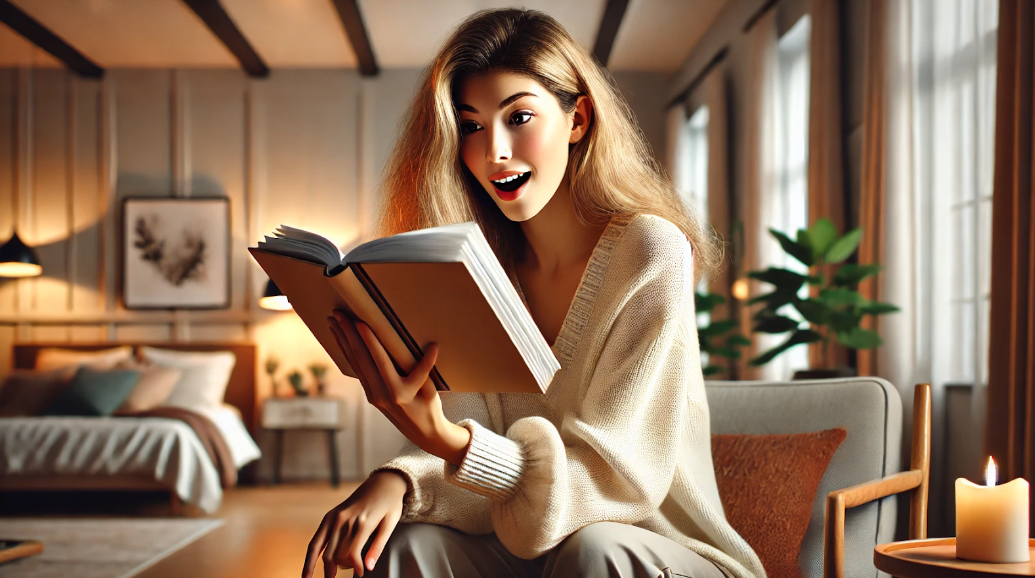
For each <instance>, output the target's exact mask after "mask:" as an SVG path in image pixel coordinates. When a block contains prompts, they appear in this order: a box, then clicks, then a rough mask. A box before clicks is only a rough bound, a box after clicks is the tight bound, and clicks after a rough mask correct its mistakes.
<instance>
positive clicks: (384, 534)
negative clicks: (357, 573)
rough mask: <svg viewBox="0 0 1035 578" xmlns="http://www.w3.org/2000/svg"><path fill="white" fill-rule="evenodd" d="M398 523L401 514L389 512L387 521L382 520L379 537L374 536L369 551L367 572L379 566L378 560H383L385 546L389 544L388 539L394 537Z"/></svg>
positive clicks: (386, 517)
mask: <svg viewBox="0 0 1035 578" xmlns="http://www.w3.org/2000/svg"><path fill="white" fill-rule="evenodd" d="M398 523H399V514H398V513H396V512H388V515H387V516H385V519H384V520H381V524H379V525H378V527H377V535H376V536H374V541H373V543H371V544H370V549H369V550H367V555H366V569H367V570H373V569H374V564H377V561H378V559H379V558H381V552H384V549H385V544H387V543H388V538H390V537H391V536H392V532H393V531H395V526H396V525H397V524H398Z"/></svg>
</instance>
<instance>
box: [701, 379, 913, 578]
mask: <svg viewBox="0 0 1035 578" xmlns="http://www.w3.org/2000/svg"><path fill="white" fill-rule="evenodd" d="M705 385H706V387H705V390H706V392H707V395H708V406H709V410H710V414H711V431H712V434H713V435H716V434H752V435H771V434H802V433H811V432H817V431H822V430H829V429H835V428H844V430H845V432H846V433H847V435H846V437H845V439H844V441H843V442H842V443H841V445H840V446H839V447H838V448H837V451H836V452H835V453H834V456H833V457H832V458H831V459H830V464H829V465H828V466H827V469H826V472H825V473H824V474H823V477H822V479H821V480H820V483H819V488H818V489H817V490H816V494H815V498H814V500H813V503H812V518H811V521H810V522H809V527H808V530H807V531H806V532H805V538H804V539H803V540H802V545H801V554H800V557H799V562H800V564H801V570H802V575H803V576H808V577H817V578H818V577H821V576H823V518H824V511H825V504H826V497H827V494H829V493H830V492H832V491H834V490H840V489H844V488H847V487H849V486H854V485H856V484H861V483H864V482H868V481H871V480H876V479H879V478H882V477H884V476H887V475H890V474H893V473H896V472H898V471H900V462H899V457H900V455H901V443H902V400H901V398H900V397H899V394H898V391H897V390H896V389H895V388H894V387H893V386H892V385H891V384H890V383H888V382H887V381H885V380H883V379H880V378H875V377H858V378H848V379H823V380H810V381H789V382H751V381H731V382H722V381H710V382H707V383H706V384H705ZM895 517H896V507H895V497H894V496H892V497H889V498H885V499H883V500H879V501H876V502H872V503H870V504H866V505H863V506H859V507H856V508H851V509H849V510H848V512H847V513H846V516H845V576H848V577H851V578H859V577H865V578H875V577H876V576H877V570H876V568H875V567H874V566H873V548H874V546H876V545H877V544H879V543H886V542H891V541H892V540H893V538H894V533H895Z"/></svg>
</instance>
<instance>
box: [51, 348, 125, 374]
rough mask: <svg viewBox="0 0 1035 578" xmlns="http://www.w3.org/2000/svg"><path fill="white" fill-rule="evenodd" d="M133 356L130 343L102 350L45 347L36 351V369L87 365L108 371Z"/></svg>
mask: <svg viewBox="0 0 1035 578" xmlns="http://www.w3.org/2000/svg"><path fill="white" fill-rule="evenodd" d="M132 358H133V347H132V346H130V345H123V346H120V347H113V348H111V349H102V350H100V351H77V350H74V349H60V348H57V347H44V348H43V349H40V350H39V351H38V352H37V353H36V369H37V370H38V371H51V370H54V369H62V368H66V367H77V366H80V365H86V366H89V367H90V369H97V370H100V371H106V370H109V369H113V368H114V367H115V365H117V364H118V363H119V362H121V361H126V360H128V359H132Z"/></svg>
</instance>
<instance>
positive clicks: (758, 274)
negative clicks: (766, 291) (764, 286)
mask: <svg viewBox="0 0 1035 578" xmlns="http://www.w3.org/2000/svg"><path fill="white" fill-rule="evenodd" d="M748 277H751V278H752V279H758V280H759V281H764V282H766V283H769V284H771V285H774V286H776V288H777V290H779V289H786V290H789V291H797V290H798V289H800V288H801V285H802V283H804V282H805V281H806V280H807V279H808V277H807V276H805V275H802V274H801V273H797V272H795V271H791V270H790V269H781V268H778V267H770V268H768V269H766V270H765V271H751V272H750V273H748Z"/></svg>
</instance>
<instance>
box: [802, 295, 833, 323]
mask: <svg viewBox="0 0 1035 578" xmlns="http://www.w3.org/2000/svg"><path fill="white" fill-rule="evenodd" d="M794 308H795V309H797V310H798V313H801V316H802V317H804V318H805V320H806V321H808V322H809V323H814V324H816V325H823V324H825V323H826V322H827V321H828V320H829V319H830V307H829V306H827V304H826V303H823V302H822V301H817V300H815V299H803V300H801V301H798V302H796V303H795V304H794Z"/></svg>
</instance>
